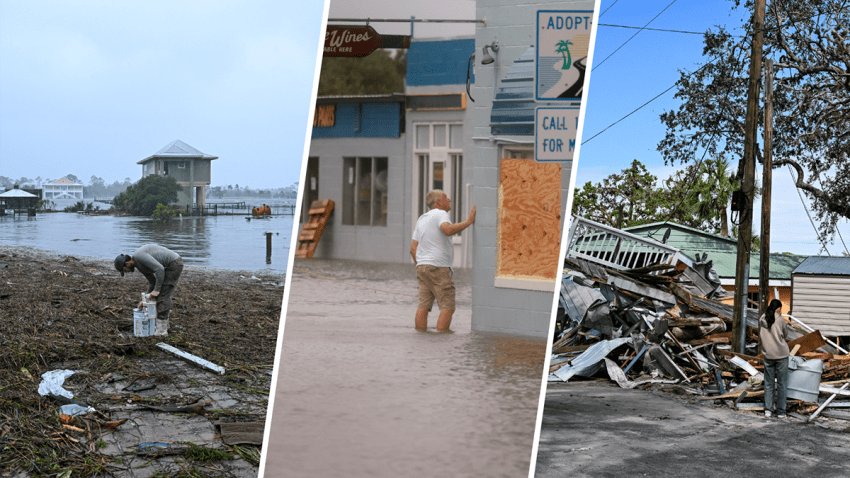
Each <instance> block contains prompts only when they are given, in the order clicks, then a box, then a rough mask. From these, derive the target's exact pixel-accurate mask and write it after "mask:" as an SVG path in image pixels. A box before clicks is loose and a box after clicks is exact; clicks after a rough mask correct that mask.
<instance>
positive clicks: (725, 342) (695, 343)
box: [688, 337, 730, 345]
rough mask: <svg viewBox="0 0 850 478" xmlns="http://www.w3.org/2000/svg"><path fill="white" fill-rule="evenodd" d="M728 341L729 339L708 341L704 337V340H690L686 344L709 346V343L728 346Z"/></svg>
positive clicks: (718, 338)
mask: <svg viewBox="0 0 850 478" xmlns="http://www.w3.org/2000/svg"><path fill="white" fill-rule="evenodd" d="M729 341H730V339H729V337H715V338H713V339H709V338H707V337H706V338H704V339H696V340H691V341H689V342H688V343H689V344H691V345H703V344H710V343H715V344H728V343H729Z"/></svg>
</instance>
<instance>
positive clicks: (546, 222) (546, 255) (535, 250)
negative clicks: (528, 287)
mask: <svg viewBox="0 0 850 478" xmlns="http://www.w3.org/2000/svg"><path fill="white" fill-rule="evenodd" d="M500 173H501V175H500V184H499V190H498V199H499V206H498V217H499V224H498V229H497V242H496V244H497V250H496V277H501V278H513V279H531V280H554V279H557V273H558V263H559V260H558V259H559V257H558V256H559V254H560V247H561V165H560V164H559V163H538V162H536V161H534V160H528V159H510V158H505V159H502V161H501V170H500Z"/></svg>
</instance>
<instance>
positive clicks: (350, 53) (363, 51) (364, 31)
mask: <svg viewBox="0 0 850 478" xmlns="http://www.w3.org/2000/svg"><path fill="white" fill-rule="evenodd" d="M409 47H410V36H407V35H379V34H378V32H376V31H375V29H374V28H372V27H370V26H369V25H366V26H352V25H328V28H327V30H326V33H325V51H324V56H343V57H356V58H362V57H364V56H367V55H369V54H370V53H372V52H373V51H375V49H377V48H409Z"/></svg>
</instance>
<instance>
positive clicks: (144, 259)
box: [133, 244, 180, 294]
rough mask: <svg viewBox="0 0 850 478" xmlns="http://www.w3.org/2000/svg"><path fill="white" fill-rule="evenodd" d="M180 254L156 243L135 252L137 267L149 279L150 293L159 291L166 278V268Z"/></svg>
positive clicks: (134, 259)
mask: <svg viewBox="0 0 850 478" xmlns="http://www.w3.org/2000/svg"><path fill="white" fill-rule="evenodd" d="M177 259H180V256H179V255H178V254H177V253H176V252H174V251H172V250H169V249H166V248H164V247H162V246H158V245H156V244H145V245H144V246H142V247H140V248H139V249H138V250H137V251H136V252H134V253H133V261H134V262H135V263H136V269H139V272H141V273H142V275H144V276H145V278H146V279H147V280H148V294H150V293H151V292H153V291H157V292H159V291H160V289H161V288H162V281H163V280H165V268H166V267H168V266H169V265H170V264H171V263H172V262H174V261H176V260H177Z"/></svg>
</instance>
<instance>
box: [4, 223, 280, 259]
mask: <svg viewBox="0 0 850 478" xmlns="http://www.w3.org/2000/svg"><path fill="white" fill-rule="evenodd" d="M292 222H293V217H292V216H288V215H280V216H272V217H271V218H269V219H253V220H250V221H248V220H246V219H245V216H206V217H187V218H184V219H181V220H174V221H171V222H170V223H168V224H166V225H157V224H155V223H154V222H153V221H151V220H150V219H147V218H138V217H116V216H84V215H81V214H76V213H46V214H39V215H37V216H36V217H26V216H0V244H2V245H7V246H15V245H19V246H28V247H34V248H36V249H41V250H45V251H54V252H56V253H59V254H69V255H80V256H88V257H97V258H102V259H113V258H115V256H116V255H118V254H132V253H133V251H135V250H136V249H137V248H138V247H139V246H141V245H143V244H148V243H157V244H162V245H164V246H166V247H168V248H169V249H172V250H174V251H176V252H177V253H178V254H180V256H181V257H183V260H184V261H185V262H186V263H187V264H193V265H200V266H206V267H214V268H217V269H231V270H246V271H255V270H256V271H260V270H262V271H268V272H275V273H282V272H285V271H286V265H287V261H288V259H289V245H290V238H291V237H292ZM266 232H271V233H272V234H273V235H272V257H271V263H266V236H265V233H266Z"/></svg>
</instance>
